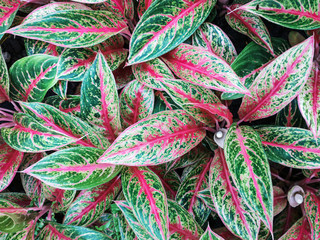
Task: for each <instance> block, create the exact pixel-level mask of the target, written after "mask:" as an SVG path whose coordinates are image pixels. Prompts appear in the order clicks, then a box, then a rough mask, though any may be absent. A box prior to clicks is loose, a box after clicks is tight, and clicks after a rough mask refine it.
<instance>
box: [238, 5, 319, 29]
mask: <svg viewBox="0 0 320 240" xmlns="http://www.w3.org/2000/svg"><path fill="white" fill-rule="evenodd" d="M241 9H243V10H245V11H249V12H252V13H254V14H257V15H259V16H261V17H264V18H265V19H267V20H268V21H270V22H273V23H275V24H279V25H281V26H284V27H287V28H293V29H301V30H311V29H316V28H319V27H320V16H319V2H318V1H299V0H281V1H277V0H268V1H264V0H253V1H251V2H250V3H248V4H247V5H244V6H242V7H241Z"/></svg>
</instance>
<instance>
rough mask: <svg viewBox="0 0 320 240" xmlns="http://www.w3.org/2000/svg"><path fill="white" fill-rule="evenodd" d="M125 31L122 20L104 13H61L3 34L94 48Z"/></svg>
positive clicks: (27, 22) (60, 44) (68, 11)
mask: <svg viewBox="0 0 320 240" xmlns="http://www.w3.org/2000/svg"><path fill="white" fill-rule="evenodd" d="M126 28H127V25H126V22H125V21H124V19H122V18H120V17H117V16H116V15H113V14H112V13H111V12H108V11H92V10H65V11H58V12H55V13H52V14H48V15H46V16H43V17H40V18H37V19H32V20H30V21H26V22H24V23H22V24H21V25H19V26H17V27H14V28H11V29H9V30H8V31H7V33H10V34H14V35H18V36H22V37H26V38H32V39H37V40H41V41H45V42H49V43H52V44H55V45H57V46H62V47H69V48H79V47H90V46H93V45H96V44H98V43H100V42H103V41H104V40H106V39H108V38H109V37H112V36H113V35H116V34H118V33H120V32H122V31H124V30H126Z"/></svg>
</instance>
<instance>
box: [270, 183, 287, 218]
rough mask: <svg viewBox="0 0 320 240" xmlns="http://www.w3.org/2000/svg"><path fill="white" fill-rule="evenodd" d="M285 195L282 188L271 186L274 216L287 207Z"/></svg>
mask: <svg viewBox="0 0 320 240" xmlns="http://www.w3.org/2000/svg"><path fill="white" fill-rule="evenodd" d="M287 203H288V200H287V195H286V194H285V193H284V191H283V190H282V188H280V187H278V186H273V216H274V217H275V216H276V215H278V214H279V213H281V212H282V211H283V210H284V209H285V208H286V207H287Z"/></svg>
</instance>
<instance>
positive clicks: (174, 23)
mask: <svg viewBox="0 0 320 240" xmlns="http://www.w3.org/2000/svg"><path fill="white" fill-rule="evenodd" d="M215 3H216V0H191V1H187V2H186V1H184V0H177V1H175V2H172V1H171V0H163V1H155V2H154V3H153V4H152V5H151V6H150V7H149V8H148V9H147V11H146V12H145V13H144V14H143V16H142V17H141V19H140V21H139V23H138V25H137V26H136V28H135V30H134V32H133V34H132V37H131V41H130V52H129V64H136V63H139V62H146V61H149V60H151V59H154V58H156V57H159V56H161V55H163V54H165V53H167V52H169V51H170V50H172V49H174V48H175V47H176V46H178V45H179V44H180V43H182V42H183V41H185V40H186V39H187V38H189V37H190V36H191V35H192V34H193V33H194V31H195V30H196V29H197V28H198V27H199V26H200V24H202V23H203V22H204V20H205V19H206V18H207V16H208V15H209V13H210V12H211V10H212V8H213V6H214V5H215Z"/></svg>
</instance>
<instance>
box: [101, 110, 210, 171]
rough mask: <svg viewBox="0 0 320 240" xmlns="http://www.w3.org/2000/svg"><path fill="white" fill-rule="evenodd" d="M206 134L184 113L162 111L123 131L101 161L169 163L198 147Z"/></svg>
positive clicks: (141, 163) (130, 163)
mask: <svg viewBox="0 0 320 240" xmlns="http://www.w3.org/2000/svg"><path fill="white" fill-rule="evenodd" d="M167 123H170V124H167ZM205 134H206V132H205V130H204V128H203V125H202V124H200V123H199V122H197V121H195V120H194V119H193V118H192V117H191V116H190V115H188V114H187V113H186V112H185V111H183V110H176V111H165V112H160V113H157V114H153V115H151V116H150V117H147V118H145V119H144V120H142V121H140V122H138V123H136V124H134V125H132V126H130V127H129V128H127V129H126V130H125V131H123V132H122V133H121V135H120V136H119V137H118V138H117V139H116V140H115V142H114V143H113V144H112V145H111V146H110V147H109V148H108V150H107V151H106V152H105V153H104V154H103V156H101V158H100V159H99V161H98V162H100V163H112V164H122V165H129V166H130V165H131V166H151V165H157V164H159V163H165V162H169V161H172V160H174V159H176V158H178V157H180V156H182V155H184V154H185V153H187V152H188V151H190V150H191V149H192V148H194V147H195V146H197V145H198V144H199V143H200V142H201V140H202V139H203V138H204V137H205Z"/></svg>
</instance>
